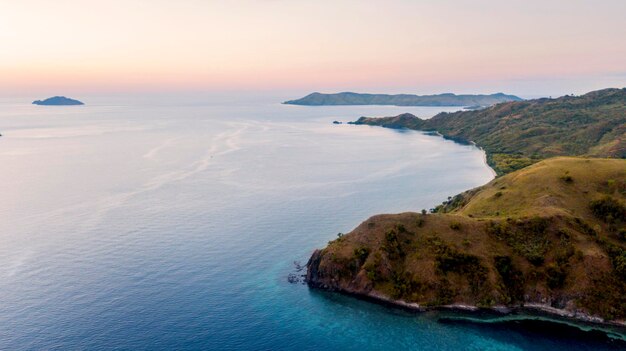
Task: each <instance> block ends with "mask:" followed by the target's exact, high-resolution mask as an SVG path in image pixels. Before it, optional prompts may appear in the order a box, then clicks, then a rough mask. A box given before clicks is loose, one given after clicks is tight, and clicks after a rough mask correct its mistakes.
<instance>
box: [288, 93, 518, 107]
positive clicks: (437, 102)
mask: <svg viewBox="0 0 626 351" xmlns="http://www.w3.org/2000/svg"><path fill="white" fill-rule="evenodd" d="M521 100H522V99H521V98H519V97H517V96H514V95H506V94H503V93H497V94H491V95H455V94H451V93H447V94H438V95H411V94H398V95H388V94H360V93H351V92H344V93H336V94H323V93H312V94H309V95H307V96H305V97H303V98H301V99H297V100H289V101H285V102H284V104H289V105H308V106H322V105H395V106H473V107H480V106H491V105H493V104H497V103H501V102H506V101H521Z"/></svg>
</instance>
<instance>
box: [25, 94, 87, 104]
mask: <svg viewBox="0 0 626 351" xmlns="http://www.w3.org/2000/svg"><path fill="white" fill-rule="evenodd" d="M33 104H34V105H46V106H65V105H84V103H83V102H81V101H78V100H74V99H70V98H67V97H65V96H53V97H51V98H47V99H45V100H35V101H33Z"/></svg>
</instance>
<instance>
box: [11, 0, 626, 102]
mask: <svg viewBox="0 0 626 351" xmlns="http://www.w3.org/2000/svg"><path fill="white" fill-rule="evenodd" d="M625 19H626V1H625V0H519V1H518V0H509V1H506V0H501V1H495V0H489V1H487V0H414V1H409V0H386V1H374V0H347V1H341V0H334V1H328V0H316V1H299V0H257V1H252V0H223V1H210V0H178V1H165V0H107V1H91V0H82V1H71V0H53V1H50V0H19V1H15V0H0V94H5V95H6V94H11V93H15V94H21V93H43V92H50V93H53V92H54V93H56V92H59V91H62V92H66V93H67V92H89V93H100V92H101V93H110V92H126V91H137V92H150V91H161V92H167V91H214V90H224V91H228V90H277V91H302V92H304V91H326V92H334V91H343V90H351V91H368V92H407V93H438V92H483V93H489V92H496V91H504V92H507V93H516V94H521V95H540V94H565V93H582V92H585V91H589V90H593V89H598V88H603V87H609V86H613V87H623V86H626V20H625Z"/></svg>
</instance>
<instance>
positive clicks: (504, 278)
mask: <svg viewBox="0 0 626 351" xmlns="http://www.w3.org/2000/svg"><path fill="white" fill-rule="evenodd" d="M589 170H593V172H590V171H589ZM563 177H571V181H570V180H568V179H563ZM625 182H626V160H620V159H583V158H574V157H559V158H552V159H549V160H544V161H540V162H537V163H536V164H533V165H531V166H529V167H527V168H524V169H522V170H519V171H516V172H513V173H511V174H508V175H505V176H502V177H499V178H496V179H495V180H493V181H491V182H490V183H489V184H486V185H485V186H482V187H480V188H477V189H473V190H470V191H467V192H465V193H463V194H460V195H457V196H452V197H450V198H449V199H448V200H447V201H446V202H445V203H444V204H442V205H441V206H439V207H438V208H437V209H436V210H435V213H432V214H424V213H402V214H397V215H379V216H374V217H372V218H370V219H369V220H367V221H366V222H364V223H363V224H362V225H361V226H359V227H357V228H356V229H355V230H354V231H352V232H351V233H349V234H346V235H344V236H342V237H341V238H338V239H337V240H334V241H333V242H331V243H330V245H329V246H328V247H326V248H325V249H323V250H320V251H318V252H316V254H314V257H312V259H311V261H310V262H309V273H308V277H307V281H308V282H309V284H311V285H313V286H323V287H326V288H331V289H337V290H345V291H349V292H352V293H360V294H370V293H375V294H377V295H383V296H388V297H390V298H393V299H400V300H404V301H406V302H415V303H419V304H420V305H424V306H439V305H444V304H454V303H456V304H469V305H475V306H493V305H508V306H516V305H520V304H525V303H539V304H547V305H550V306H552V307H557V308H563V309H567V310H570V311H582V312H586V313H588V314H591V315H596V316H601V317H603V318H607V319H623V318H626V297H625V296H626V242H625V241H624V239H623V238H622V237H623V235H624V234H623V233H624V230H626V226H625V225H624V223H625V221H624V209H625V207H624V203H625V200H626V186H625V185H624V183H625ZM620 233H622V234H620Z"/></svg>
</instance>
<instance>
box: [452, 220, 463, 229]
mask: <svg viewBox="0 0 626 351" xmlns="http://www.w3.org/2000/svg"><path fill="white" fill-rule="evenodd" d="M450 229H452V230H461V224H460V223H457V222H452V223H450Z"/></svg>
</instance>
